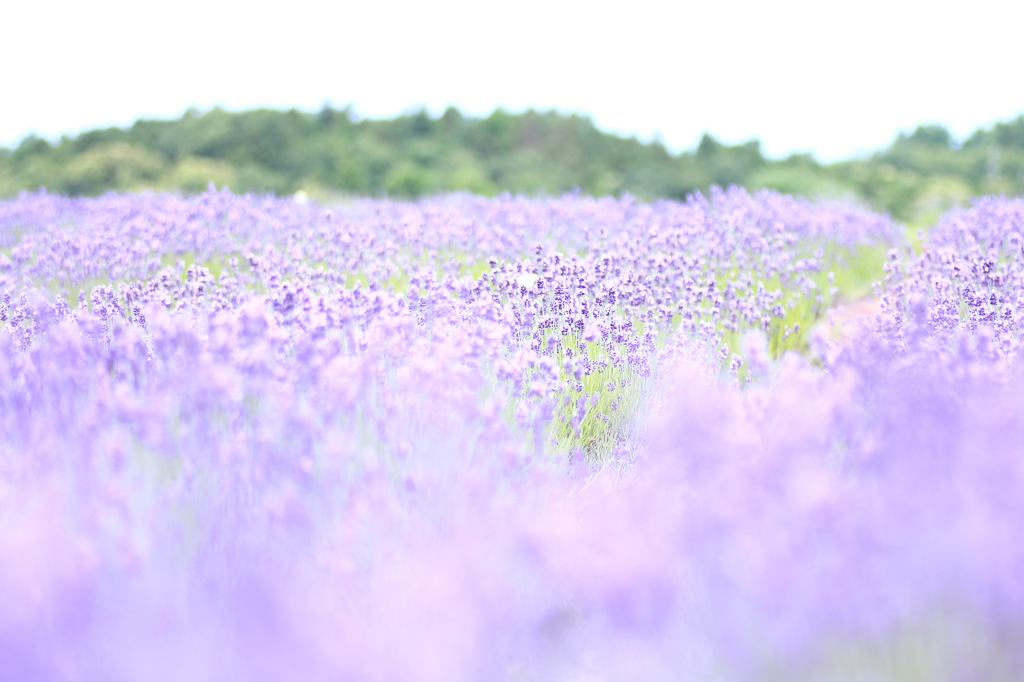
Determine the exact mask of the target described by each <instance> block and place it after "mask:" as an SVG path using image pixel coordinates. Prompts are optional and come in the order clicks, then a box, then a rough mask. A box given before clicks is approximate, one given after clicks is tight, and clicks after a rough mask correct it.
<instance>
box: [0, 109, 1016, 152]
mask: <svg viewBox="0 0 1024 682" xmlns="http://www.w3.org/2000/svg"><path fill="white" fill-rule="evenodd" d="M328 107H329V108H331V109H333V110H334V111H337V112H347V114H348V116H349V117H350V118H351V120H353V121H355V122H358V121H363V120H372V121H385V120H393V119H396V118H399V117H403V116H411V115H416V114H418V113H419V112H421V111H425V112H426V113H427V115H428V116H429V117H430V118H431V119H434V120H438V119H439V118H440V117H441V116H442V115H443V114H444V112H445V111H446V110H447V109H448V108H452V107H453V108H455V109H457V110H458V111H459V113H460V114H461V115H462V116H464V117H466V118H471V119H475V120H482V119H486V118H487V117H489V116H491V115H492V114H493V113H495V112H497V111H504V112H506V113H508V114H512V115H521V114H524V113H526V112H528V111H535V112H537V113H541V114H547V113H555V114H557V115H559V116H563V117H566V118H568V117H571V116H580V117H582V118H585V119H588V120H589V121H590V122H591V123H592V124H593V125H594V127H595V128H596V129H597V130H599V131H600V132H602V133H605V134H609V135H615V136H618V137H621V138H623V139H630V138H633V139H637V140H638V141H639V142H641V143H643V144H648V145H649V144H653V143H661V144H662V145H663V146H665V147H666V149H667V150H668V152H669V153H670V154H671V155H673V156H678V155H680V154H684V153H693V152H695V151H696V149H697V146H698V145H699V143H700V139H701V137H703V136H704V135H709V136H710V137H712V138H713V139H715V140H716V141H718V142H720V143H722V144H726V145H731V146H732V145H742V144H745V143H749V142H757V143H758V144H759V145H760V150H761V154H762V156H763V157H764V158H765V159H767V160H772V161H778V160H783V159H785V158H788V157H791V156H793V155H804V154H807V155H810V156H812V157H813V158H814V159H815V160H816V161H818V162H819V163H822V164H825V165H828V164H831V163H839V162H842V161H848V160H857V159H866V158H868V157H870V156H871V155H872V154H874V153H876V152H880V151H882V150H884V149H886V148H888V147H890V146H891V145H892V144H894V143H895V142H896V140H897V139H899V137H900V136H905V135H910V134H911V133H913V132H914V131H915V130H916V129H917V128H919V127H924V126H933V125H934V126H941V127H942V128H945V129H946V130H948V131H949V132H950V134H951V136H952V139H951V143H952V145H953V147H959V146H960V145H961V144H962V143H963V142H964V141H966V140H967V139H968V138H969V137H970V136H971V135H972V134H973V133H975V132H977V131H979V130H990V129H991V128H992V127H993V126H994V125H996V124H998V123H1006V122H1009V121H1012V120H1015V119H1017V118H1019V117H1021V116H1024V110H1021V112H1020V113H1018V114H1017V115H1013V116H1010V117H1007V118H1002V119H995V120H992V121H989V122H987V123H985V124H982V125H978V126H976V127H974V128H973V129H971V130H968V131H966V132H964V133H963V134H957V132H956V131H953V130H951V129H950V127H949V126H948V125H946V124H944V123H942V122H940V121H922V122H920V123H918V124H916V125H913V126H910V127H907V128H903V129H900V130H897V131H895V133H894V134H893V135H892V136H891V138H890V139H889V141H888V142H886V143H885V144H883V145H880V146H878V147H874V148H871V149H864V150H860V151H859V152H858V153H854V154H851V155H849V156H846V157H842V158H835V159H822V158H820V157H819V156H818V155H816V154H814V152H813V151H804V150H792V151H790V152H788V153H786V154H778V155H773V154H771V153H769V152H768V151H767V150H766V149H765V143H764V140H762V139H761V138H759V137H752V138H748V139H737V140H729V139H723V138H721V137H719V136H717V135H715V134H714V133H713V132H711V131H704V132H703V133H701V136H700V137H698V139H696V140H695V141H694V142H693V144H692V145H690V146H689V147H685V148H673V147H672V146H670V145H668V144H667V143H666V142H665V140H664V139H663V138H662V137H661V135H660V134H659V133H655V134H654V135H653V136H646V137H645V136H643V135H639V134H637V133H631V132H629V131H618V130H610V129H608V128H607V127H605V126H602V125H600V123H599V122H598V121H596V120H594V117H593V116H592V115H591V114H589V113H588V112H583V111H571V110H569V111H566V110H560V109H557V108H555V107H547V108H541V107H532V106H528V107H523V108H520V109H516V110H513V109H510V108H509V107H503V106H500V105H499V106H496V107H494V108H492V109H491V110H490V111H487V112H484V113H482V114H481V113H476V112H468V111H465V110H464V109H462V108H461V107H459V106H457V105H454V104H449V105H447V106H445V107H443V108H441V109H439V110H438V109H434V110H432V109H431V108H429V107H427V106H425V105H419V106H411V107H406V108H404V109H402V110H401V111H399V112H397V113H395V114H393V115H391V116H372V115H364V114H363V113H362V112H360V111H359V109H358V108H357V107H355V106H354V105H353V104H352V103H344V104H340V105H339V104H337V103H334V102H328V101H325V102H324V103H323V104H321V106H320V107H317V108H312V109H304V108H300V107H274V106H253V107H249V108H229V107H224V106H221V105H213V106H210V107H207V108H202V109H201V108H199V107H195V106H190V107H186V108H185V109H184V110H183V111H181V112H180V113H179V114H178V115H176V116H175V115H171V116H152V117H149V116H140V117H138V118H135V119H133V120H131V121H128V122H114V123H109V124H98V125H95V126H90V127H87V128H83V129H80V130H75V131H68V132H63V133H59V134H56V135H50V136H46V135H40V134H38V133H37V132H35V131H30V132H28V133H26V134H25V135H23V136H22V137H21V138H19V139H17V140H15V141H14V142H13V143H6V144H5V143H3V142H0V149H7V150H14V149H16V148H17V147H18V145H19V144H21V143H22V142H23V141H25V140H27V139H30V138H32V137H35V138H38V139H44V140H46V141H47V142H49V143H51V144H59V143H60V141H61V140H62V139H63V138H68V139H75V138H77V137H78V136H80V135H83V134H86V133H88V132H90V131H95V130H104V129H109V128H119V129H122V130H127V129H130V128H131V127H132V126H133V125H134V124H135V123H137V122H140V121H146V120H148V121H176V120H181V119H183V118H184V117H186V116H187V115H188V114H189V112H193V113H194V114H195V115H197V116H202V115H205V114H207V113H209V112H211V111H214V110H218V109H219V110H222V111H226V112H228V113H232V114H241V113H245V112H247V111H255V110H259V109H267V110H273V111H279V112H285V111H290V110H295V111H298V112H300V113H302V114H304V115H309V116H315V115H316V114H317V113H318V112H320V111H322V110H323V109H324V108H328Z"/></svg>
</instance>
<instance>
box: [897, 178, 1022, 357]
mask: <svg viewBox="0 0 1024 682" xmlns="http://www.w3.org/2000/svg"><path fill="white" fill-rule="evenodd" d="M1022 255H1024V199H1020V198H1017V199H1005V198H999V197H985V198H982V199H979V200H977V201H976V202H975V204H974V206H973V207H971V208H969V209H956V210H954V211H951V212H950V213H948V214H947V215H945V216H944V217H943V218H942V219H941V220H940V221H939V224H938V225H937V226H936V227H935V228H934V230H933V232H932V233H931V234H930V235H929V238H928V240H927V241H926V242H925V243H924V245H923V248H922V249H921V251H920V253H916V254H915V253H913V252H909V253H901V252H900V251H898V250H893V251H892V252H890V263H888V264H887V265H886V270H887V271H888V272H887V275H886V277H885V280H884V282H883V284H884V286H883V288H882V294H881V303H882V308H883V313H884V314H883V317H882V320H881V329H880V331H881V335H882V336H883V337H884V338H886V339H888V340H889V341H890V342H891V343H894V344H895V345H896V346H898V347H901V348H903V349H904V351H905V352H907V351H912V350H917V349H920V348H921V347H922V346H924V347H927V348H928V349H930V350H931V352H934V353H942V354H945V355H948V356H963V355H964V354H969V355H972V356H974V355H976V354H980V355H982V356H985V357H987V358H989V359H992V360H1002V361H1007V362H1008V361H1010V360H1012V358H1013V357H1015V356H1016V354H1017V349H1018V347H1019V345H1020V332H1021V325H1022V324H1024V262H1022V259H1021V256H1022Z"/></svg>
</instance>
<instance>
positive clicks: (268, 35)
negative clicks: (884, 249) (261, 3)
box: [0, 0, 1024, 163]
mask: <svg viewBox="0 0 1024 682" xmlns="http://www.w3.org/2000/svg"><path fill="white" fill-rule="evenodd" d="M955 7H956V6H954V5H952V4H949V5H942V4H939V5H934V4H933V5H929V6H928V7H927V8H926V10H924V11H922V9H921V7H920V5H919V4H918V3H913V2H908V1H904V2H900V3H895V4H893V3H883V2H881V0H871V1H870V2H867V3H865V4H862V5H860V6H858V7H857V8H856V9H851V8H846V7H822V6H819V5H817V4H815V3H811V2H807V1H805V0H788V1H786V2H783V3H781V4H776V5H774V6H772V7H764V6H761V5H759V4H757V3H753V2H741V3H738V4H733V5H730V6H729V7H720V6H711V5H709V4H707V3H687V4H681V5H679V6H673V7H670V8H668V9H666V8H665V7H664V6H662V5H660V4H656V3H653V2H650V1H645V2H640V3H638V4H635V5H632V6H631V7H630V9H629V11H628V12H619V13H615V14H613V13H608V12H601V11H599V10H596V9H595V8H593V7H590V6H585V5H582V4H577V3H571V2H562V3H557V4H554V5H552V4H550V3H540V2H536V1H535V0H530V1H529V2H526V3H524V4H520V5H517V6H516V7H515V8H514V9H513V10H509V9H507V8H503V7H487V8H480V7H478V6H476V5H473V4H471V3H468V2H465V1H464V0H442V2H440V3H434V4H432V5H430V6H429V7H426V6H420V5H417V4H415V3H411V2H407V1H406V0H402V1H401V2H397V3H393V4H391V5H388V6H366V5H363V4H360V3H340V4H338V5H336V6H332V7H330V8H328V9H326V10H324V9H323V8H322V7H320V6H319V5H316V4H313V3H310V2H306V1H305V0H300V1H299V2H298V3H295V4H293V5H292V6H291V7H290V11H289V13H288V14H286V15H284V14H273V15H271V14H270V13H265V12H260V11H250V12H244V13H241V12H238V11H237V9H236V6H235V5H234V4H232V3H228V2H223V1H220V2H212V3H199V2H198V0H183V2H181V3H178V4H176V5H175V6H174V7H165V6H146V7H136V6H135V5H132V4H130V3H127V2H125V1H124V0H99V2H98V3H95V4H91V5H89V6H88V7H86V6H80V5H74V4H71V3H67V2H64V1H62V2H58V3H57V4H56V5H50V6H47V7H45V8H43V7H39V6H34V5H25V4H23V5H19V6H16V7H15V8H13V9H12V10H9V19H10V23H9V24H8V25H9V26H11V27H17V28H18V30H17V31H9V33H8V35H6V36H5V40H4V41H3V42H2V44H0V59H2V60H3V62H4V63H5V64H9V65H17V68H9V69H8V74H7V75H8V78H7V79H6V80H7V82H6V83H5V92H6V95H7V97H8V98H9V99H8V101H10V102H14V103H16V106H10V107H7V108H5V109H4V110H3V111H0V145H2V146H5V147H13V146H16V145H17V144H18V142H20V141H21V140H23V139H24V138H25V137H27V136H28V135H31V134H35V135H37V136H38V137H42V138H44V139H48V140H54V139H59V138H60V137H61V136H62V135H68V136H74V135H77V134H79V133H81V132H84V131H87V130H91V129H96V128H103V127H110V126H118V127H121V126H126V125H130V124H131V123H132V122H134V121H135V120H138V119H140V118H150V119H153V118H156V119H168V118H178V117H180V116H181V114H182V113H183V112H184V111H186V110H187V109H189V108H197V109H200V110H204V111H205V110H208V109H210V108H212V107H214V106H221V107H223V108H224V109H226V110H228V111H240V110H248V109H253V108H258V107H268V108H274V109H290V108H296V109H299V110H303V111H315V110H316V109H318V108H319V107H320V106H321V105H322V104H323V103H324V102H330V103H332V104H333V105H334V106H337V107H344V106H346V105H347V104H350V105H352V106H353V107H354V109H355V110H356V111H357V112H358V113H359V114H360V115H361V116H364V117H367V118H373V119H380V118H393V117H394V116H396V115H400V114H401V113H403V112H405V111H409V110H415V109H419V108H420V107H425V108H426V109H427V110H428V111H429V112H430V113H431V114H432V115H436V114H437V113H439V112H440V111H443V110H444V109H445V108H446V107H447V106H449V105H452V106H457V107H458V108H459V110H460V111H462V112H463V113H464V114H466V115H469V116H474V117H479V116H485V115H486V114H487V113H489V112H491V111H493V110H494V109H495V108H498V107H501V108H503V109H505V110H506V111H510V112H519V111H523V110H525V109H528V108H534V109H538V110H551V109H554V110H556V111H558V112H560V113H563V114H569V113H577V114H583V115H587V116H589V117H590V118H591V120H592V121H593V122H594V124H595V125H596V126H597V127H598V128H599V129H600V130H602V131H605V132H610V133H613V134H616V135H622V136H625V137H631V136H635V137H637V138H638V139H639V140H641V141H644V142H650V141H653V140H656V139H657V140H659V141H661V142H662V143H663V144H664V145H665V146H666V148H667V149H668V150H669V151H671V152H672V153H679V152H681V151H684V150H688V149H692V148H694V147H695V146H696V144H697V143H698V141H699V140H700V137H701V135H702V134H704V133H708V134H710V135H712V136H713V137H715V138H716V139H717V140H720V141H722V142H723V143H726V144H737V143H741V142H745V141H748V140H751V139H758V140H760V141H761V144H762V150H763V153H764V154H765V156H767V157H769V158H782V157H786V156H789V155H790V154H793V153H810V154H812V155H813V156H814V157H815V158H816V159H818V160H819V161H821V162H824V163H828V162H831V161H836V160H843V159H848V158H856V157H858V156H863V155H866V154H870V153H871V152H873V151H876V150H878V149H881V148H884V147H885V146H887V145H888V144H890V143H891V142H892V141H893V140H894V139H896V137H897V136H898V135H899V134H900V133H901V132H909V131H912V130H913V129H914V128H916V127H917V126H918V125H927V124H937V125H942V126H944V127H946V128H947V129H948V130H949V131H950V132H951V133H952V134H953V136H954V137H955V138H957V139H963V138H965V137H966V136H967V135H969V134H970V133H971V132H973V131H974V130H976V129H978V128H985V127H989V126H991V125H992V124H994V123H996V122H999V121H1006V120H1010V119H1014V118H1016V117H1017V116H1018V115H1021V114H1022V113H1024V101H1022V99H1021V98H1020V97H1019V96H1018V94H1017V93H1016V91H1015V89H1014V88H1012V87H1010V86H1009V85H1008V84H1010V83H1012V82H1014V77H1015V74H1014V73H1013V69H1014V65H1015V64H1016V59H1017V55H1016V52H1015V45H1016V36H1015V35H1014V31H1015V27H1016V26H1018V25H1019V24H1020V23H1021V21H1020V20H1024V7H1020V8H1017V7H1010V8H1007V7H1006V6H1005V5H1004V4H1000V3H997V2H994V1H993V0H980V2H979V3H976V4H975V6H974V7H973V11H971V12H970V13H964V12H961V11H959V10H956V9H955ZM268 46H269V47H268ZM953 46H955V48H956V49H955V50H954V49H951V47H953Z"/></svg>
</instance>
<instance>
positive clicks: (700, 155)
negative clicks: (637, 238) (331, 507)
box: [0, 106, 1024, 223]
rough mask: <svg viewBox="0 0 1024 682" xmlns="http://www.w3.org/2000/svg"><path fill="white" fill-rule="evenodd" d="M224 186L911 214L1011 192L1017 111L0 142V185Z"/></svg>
mask: <svg viewBox="0 0 1024 682" xmlns="http://www.w3.org/2000/svg"><path fill="white" fill-rule="evenodd" d="M211 182H212V183H214V184H215V185H217V186H229V187H230V188H231V189H233V190H235V191H238V192H273V193H276V194H291V193H295V192H299V191H302V192H305V193H307V194H309V195H311V196H314V197H319V198H322V199H331V198H334V197H338V196H341V195H364V196H384V195H386V196H392V197H400V198H415V197H419V196H424V195H429V194H435V193H439V192H448V191H470V192H475V193H478V194H496V193H500V192H512V193H524V194H555V195H557V194H562V193H564V192H568V191H571V190H573V189H578V190H579V191H581V192H583V193H586V194H591V195H594V196H600V195H609V194H611V195H620V194H623V193H630V194H633V195H635V196H637V197H639V198H642V199H656V198H672V199H684V198H685V197H686V196H687V195H689V194H691V193H692V192H694V191H706V190H707V189H708V188H709V187H710V186H711V185H719V186H728V185H733V184H735V185H742V186H746V187H748V188H750V189H758V188H771V189H777V190H779V191H782V192H787V193H791V194H796V195H801V196H811V197H816V196H852V197H856V198H859V199H860V200H862V201H863V202H865V203H867V204H869V205H871V206H872V207H874V208H876V209H879V210H884V211H887V212H889V213H891V214H892V215H893V216H894V217H896V218H898V219H901V220H904V221H907V222H909V223H925V222H928V221H930V220H932V219H934V217H935V216H937V215H938V214H939V213H941V212H943V211H945V210H947V209H948V208H950V207H951V206H955V205H958V204H964V203H967V202H968V201H969V199H970V197H972V196H976V195H981V194H1018V193H1021V192H1024V116H1021V117H1018V118H1017V119H1015V120H1012V121H1009V122H1005V123H998V124H996V125H994V126H993V127H991V128H989V129H980V130H978V131H977V132H975V133H974V134H973V135H971V136H970V137H969V138H967V139H966V140H964V141H962V142H958V141H957V140H955V139H954V138H953V136H952V135H951V134H950V132H949V131H948V130H946V129H945V128H943V127H941V126H921V127H918V128H917V129H916V130H915V131H914V132H913V133H909V134H901V135H900V136H899V137H898V138H897V139H896V140H895V141H894V142H893V143H892V144H891V145H890V146H889V147H888V148H887V149H884V150H881V151H879V152H877V153H875V154H873V155H871V156H870V157H868V158H863V159H855V160H849V161H841V162H838V163H832V164H821V163H819V162H817V161H816V160H815V159H814V158H813V157H811V156H810V155H803V154H796V155H792V156H790V157H788V158H785V159H767V158H765V157H764V155H763V154H762V152H761V148H760V143H759V142H758V141H757V140H752V141H750V142H747V143H745V144H739V145H727V144H723V143H721V142H719V141H717V140H715V139H714V138H713V137H711V136H710V135H705V136H704V137H703V138H702V139H701V141H700V143H699V145H698V146H697V148H696V149H694V150H690V151H685V152H682V153H679V154H672V153H670V152H669V151H668V150H667V149H666V148H665V146H664V145H663V144H661V143H660V142H658V141H654V142H647V143H644V142H641V141H639V140H637V139H636V138H624V137H620V136H616V135H612V134H609V133H605V132H602V131H600V130H599V129H597V128H596V127H595V126H594V124H593V123H592V122H591V121H590V119H589V118H587V117H585V116H580V115H562V114H559V113H556V112H538V111H533V110H530V111H526V112H524V113H520V114H513V113H508V112H506V111H504V110H502V109H497V110H495V111H494V112H493V113H491V114H490V115H489V116H487V117H485V118H475V117H467V116H464V115H463V114H462V113H461V112H459V110H458V109H455V108H449V109H447V110H446V111H445V112H444V113H443V114H442V115H440V116H437V117H432V116H430V115H428V113H427V112H426V111H419V112H415V113H410V114H407V115H403V116H398V117H396V118H392V119H387V120H371V119H361V120H360V119H357V118H356V117H355V116H353V114H352V111H351V110H350V109H335V108H332V107H329V106H325V107H324V108H323V109H322V110H321V111H319V112H317V113H306V112H300V111H297V110H294V109H293V110H290V111H277V110H270V109H259V110H253V111H244V112H239V113H234V112H228V111H225V110H223V109H219V108H217V109H212V110H210V111H207V112H198V111H195V110H189V111H188V112H186V113H185V114H184V115H183V116H182V117H181V118H179V119H176V120H139V121H137V122H136V123H134V124H133V125H132V126H130V127H127V128H107V129H103V130H91V131H88V132H85V133H82V134H80V135H77V136H74V137H63V138H61V139H60V140H58V141H55V142H50V141H47V140H45V139H41V138H38V137H34V136H30V137H27V138H25V139H24V140H23V141H22V142H21V143H20V144H19V145H18V146H17V147H16V148H15V149H3V148H0V196H11V195H14V194H16V193H18V192H19V191H22V190H34V189H38V188H40V187H46V188H47V189H48V190H49V191H52V192H58V193H61V194H67V195H70V196H82V195H96V194H101V193H103V192H107V191H111V190H117V191H130V190H139V189H144V188H154V189H167V190H176V191H180V192H185V193H191V192H198V191H202V190H204V189H205V188H206V187H207V186H208V185H209V184H210V183H211Z"/></svg>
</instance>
